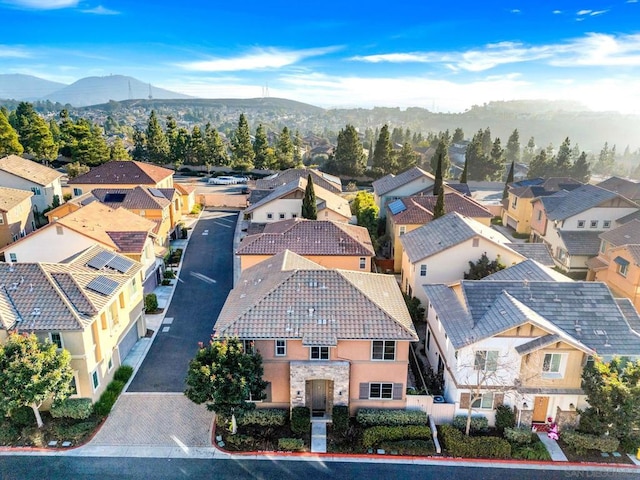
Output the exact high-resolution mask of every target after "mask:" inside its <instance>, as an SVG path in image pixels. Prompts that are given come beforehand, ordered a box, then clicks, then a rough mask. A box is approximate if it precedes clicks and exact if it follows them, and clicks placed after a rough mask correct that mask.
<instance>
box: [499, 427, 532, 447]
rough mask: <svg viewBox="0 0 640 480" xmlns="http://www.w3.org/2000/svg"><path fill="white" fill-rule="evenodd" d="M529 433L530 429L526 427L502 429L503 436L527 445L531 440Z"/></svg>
mask: <svg viewBox="0 0 640 480" xmlns="http://www.w3.org/2000/svg"><path fill="white" fill-rule="evenodd" d="M531 435H532V433H531V429H530V428H526V427H520V428H505V429H504V438H506V439H507V440H509V441H510V442H513V443H517V444H518V445H527V444H529V443H531V441H532V440H533V437H532V436H531Z"/></svg>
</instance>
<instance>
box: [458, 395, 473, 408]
mask: <svg viewBox="0 0 640 480" xmlns="http://www.w3.org/2000/svg"><path fill="white" fill-rule="evenodd" d="M470 401H471V394H470V393H461V394H460V408H469V402H470Z"/></svg>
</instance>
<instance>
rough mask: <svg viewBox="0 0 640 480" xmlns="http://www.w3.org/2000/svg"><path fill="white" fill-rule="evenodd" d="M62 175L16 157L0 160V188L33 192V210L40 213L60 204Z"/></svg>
mask: <svg viewBox="0 0 640 480" xmlns="http://www.w3.org/2000/svg"><path fill="white" fill-rule="evenodd" d="M61 177H62V173H60V172H58V171H56V170H54V169H53V168H49V167H47V166H45V165H42V164H41V163H38V162H34V161H32V160H27V159H26V158H22V157H19V156H17V155H8V156H6V157H3V158H0V186H2V187H8V188H16V189H18V190H27V191H29V192H33V197H31V203H32V205H33V210H34V211H36V212H39V213H42V212H43V211H44V210H46V209H47V208H49V207H50V206H51V205H53V203H54V197H55V198H57V201H58V202H62V184H61V183H60V178H61Z"/></svg>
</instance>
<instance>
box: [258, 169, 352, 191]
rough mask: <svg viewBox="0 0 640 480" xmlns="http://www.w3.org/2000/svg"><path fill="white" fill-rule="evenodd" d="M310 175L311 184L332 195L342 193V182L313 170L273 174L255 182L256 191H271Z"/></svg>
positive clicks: (332, 176)
mask: <svg viewBox="0 0 640 480" xmlns="http://www.w3.org/2000/svg"><path fill="white" fill-rule="evenodd" d="M308 175H311V177H312V178H313V184H314V185H318V186H320V187H322V188H324V189H325V190H329V191H330V192H333V193H342V181H341V180H340V178H339V177H336V176H335V175H329V174H328V173H324V172H321V171H320V170H316V169H313V168H290V169H289V170H284V171H282V172H278V173H275V174H273V175H270V176H268V177H265V178H260V179H258V180H256V190H273V189H274V188H277V187H279V186H281V185H286V184H287V183H291V182H293V181H295V180H298V179H299V178H304V179H305V180H306V179H307V176H308Z"/></svg>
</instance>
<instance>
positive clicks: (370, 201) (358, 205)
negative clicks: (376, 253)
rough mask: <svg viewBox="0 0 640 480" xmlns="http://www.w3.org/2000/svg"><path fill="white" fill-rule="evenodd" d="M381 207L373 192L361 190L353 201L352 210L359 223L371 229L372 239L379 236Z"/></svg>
mask: <svg viewBox="0 0 640 480" xmlns="http://www.w3.org/2000/svg"><path fill="white" fill-rule="evenodd" d="M379 210H380V209H379V208H378V206H377V205H376V202H375V199H374V198H373V194H372V193H371V192H367V191H365V190H361V191H359V192H358V193H357V194H356V197H355V198H354V199H353V202H351V212H352V213H353V214H354V215H355V216H356V218H357V219H358V225H360V226H361V227H365V228H366V229H367V230H369V235H370V236H371V239H375V238H376V237H377V236H378V213H379Z"/></svg>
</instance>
